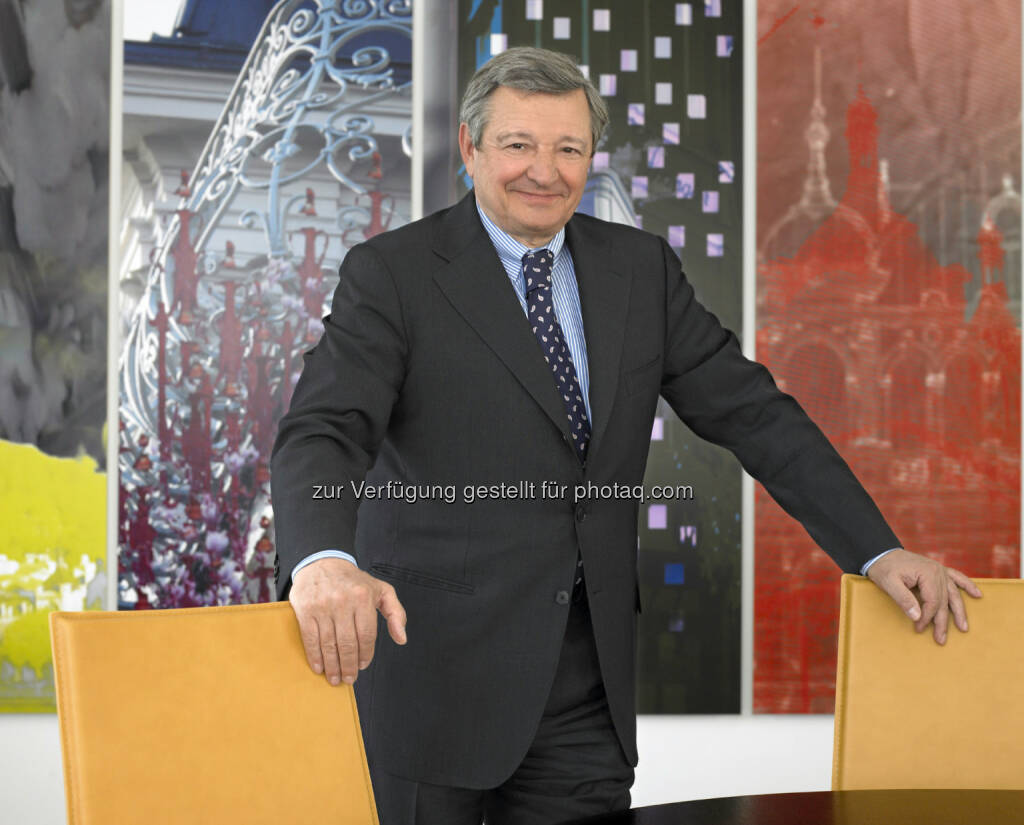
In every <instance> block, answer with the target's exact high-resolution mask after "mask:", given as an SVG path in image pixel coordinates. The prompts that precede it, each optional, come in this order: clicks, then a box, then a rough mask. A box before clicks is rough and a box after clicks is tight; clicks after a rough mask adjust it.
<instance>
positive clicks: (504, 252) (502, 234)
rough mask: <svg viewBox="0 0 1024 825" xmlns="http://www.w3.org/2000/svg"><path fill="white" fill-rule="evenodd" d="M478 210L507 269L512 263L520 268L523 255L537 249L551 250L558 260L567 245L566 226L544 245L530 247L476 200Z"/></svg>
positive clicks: (554, 257) (553, 256)
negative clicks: (504, 227) (492, 218)
mask: <svg viewBox="0 0 1024 825" xmlns="http://www.w3.org/2000/svg"><path fill="white" fill-rule="evenodd" d="M476 211H477V212H478V213H479V214H480V221H481V222H482V223H483V225H484V229H485V230H487V235H488V237H490V239H491V243H492V244H493V245H494V249H495V250H496V251H497V253H498V257H499V258H500V259H501V263H502V265H503V266H504V267H505V269H508V268H509V265H510V264H511V265H512V266H514V268H515V269H519V268H520V267H522V265H523V255H525V254H526V253H527V252H533V251H534V250H537V249H547V250H550V252H551V256H552V260H553V261H557V260H558V256H559V254H560V253H561V251H562V247H563V246H564V245H565V227H564V226H563V227H562V228H561V229H559V230H558V234H556V235H555V237H553V238H552V239H551V240H550V241H549V242H548V243H547V244H545V245H544V246H535V247H529V246H527V245H526V244H524V243H522V242H521V241H517V240H516V239H515V238H513V237H512V236H511V235H509V234H508V232H506V231H505V230H504V229H502V228H501V227H500V226H498V225H497V224H496V223H495V222H494V221H492V220H491V219H490V218H489V217H487V213H485V212H484V210H483V209H481V208H480V203H479V202H478V201H477V202H476Z"/></svg>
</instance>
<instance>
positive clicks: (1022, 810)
mask: <svg viewBox="0 0 1024 825" xmlns="http://www.w3.org/2000/svg"><path fill="white" fill-rule="evenodd" d="M1004 823H1006V825H1009V824H1010V823H1018V824H1019V823H1024V791H831V792H829V791H822V792H820V793H784V794H766V795H764V796H732V797H723V798H721V799H700V800H695V801H692V802H674V803H672V804H668V805H652V806H650V807H647V808H634V809H632V810H630V811H624V812H622V813H618V814H606V815H604V816H598V817H590V818H588V819H581V820H579V821H578V822H576V823H573V825H1004Z"/></svg>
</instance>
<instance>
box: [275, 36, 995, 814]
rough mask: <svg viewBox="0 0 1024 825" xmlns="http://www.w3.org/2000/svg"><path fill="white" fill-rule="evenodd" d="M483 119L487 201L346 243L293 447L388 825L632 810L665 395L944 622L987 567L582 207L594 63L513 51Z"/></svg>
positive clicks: (290, 585) (841, 551)
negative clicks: (643, 604)
mask: <svg viewBox="0 0 1024 825" xmlns="http://www.w3.org/2000/svg"><path fill="white" fill-rule="evenodd" d="M460 119H461V120H462V124H461V126H460V132H459V145H460V150H461V152H462V157H463V160H464V161H465V164H466V169H467V171H468V172H469V174H470V175H471V176H472V177H473V181H474V192H473V193H470V195H468V196H467V197H466V198H464V199H463V200H462V201H461V202H460V203H458V204H457V205H455V206H454V207H452V208H450V209H448V210H445V211H443V212H440V213H437V214H435V215H431V216H429V217H427V218H425V219H423V220H421V221H417V222H415V223H412V224H410V225H408V226H405V227H402V228H400V229H398V230H395V231H393V232H388V233H384V234H383V235H379V236H377V237H375V238H373V239H372V240H370V241H368V242H366V243H364V244H361V245H359V246H357V247H355V248H353V249H352V250H351V251H350V252H349V253H348V255H347V256H346V258H345V261H344V263H343V265H342V268H341V282H340V284H339V286H338V288H337V291H336V293H335V295H334V299H333V304H332V308H331V314H330V315H329V316H328V317H327V318H326V319H325V320H324V325H325V331H324V335H323V338H322V339H321V341H320V343H319V344H318V345H317V346H316V348H315V349H314V350H313V351H312V352H311V353H309V354H308V355H307V360H306V365H305V369H304V371H303V374H302V378H301V380H300V381H299V383H298V386H297V387H296V390H295V394H294V397H293V400H292V406H291V409H290V411H289V412H288V414H287V415H286V416H285V417H284V419H283V420H282V422H281V426H280V432H279V436H278V441H277V444H276V447H275V453H274V458H273V476H272V477H273V500H274V507H275V514H276V529H277V545H278V553H279V560H280V575H279V577H278V595H279V597H280V598H285V597H288V598H289V599H290V601H291V603H292V605H293V607H294V609H295V613H296V616H297V617H298V621H299V626H300V629H301V633H302V638H303V643H304V646H305V649H306V652H307V656H308V658H309V662H310V666H311V667H312V668H313V669H314V670H315V671H316V672H317V673H324V674H325V675H326V677H327V678H328V679H329V680H330V681H331V682H332V683H333V684H338V683H339V682H340V681H342V680H344V681H346V682H350V683H352V682H355V681H356V676H357V673H358V671H359V670H363V669H367V668H369V669H367V670H366V673H365V674H364V675H363V677H362V678H361V679H359V681H358V683H357V684H356V693H357V698H358V701H359V707H360V716H361V719H362V723H363V733H364V737H365V740H366V744H367V751H368V755H369V759H370V764H371V771H372V776H373V781H374V787H375V790H376V795H377V802H378V807H379V808H380V812H381V821H382V823H383V825H413V823H415V825H425V823H444V825H479V823H480V821H481V819H482V818H484V817H485V818H486V821H487V822H488V823H489V825H533V824H534V823H536V825H540V823H554V822H558V821H562V820H566V819H571V818H573V817H580V816H584V815H588V814H596V813H601V812H605V811H610V810H616V809H621V808H625V807H628V805H629V788H630V785H631V783H632V780H633V766H634V765H635V764H636V761H637V753H636V741H635V740H636V736H635V733H636V727H635V726H636V719H635V703H634V662H635V640H634V636H635V630H636V610H637V608H638V591H637V573H636V520H637V507H638V501H637V499H635V498H632V497H628V498H623V497H620V496H618V495H610V494H608V491H609V490H614V489H615V488H614V485H616V484H617V485H619V489H623V488H628V487H634V486H636V485H639V484H641V482H642V479H643V475H644V467H645V463H646V459H647V452H648V446H649V436H650V431H651V424H652V420H653V416H654V412H655V405H656V402H657V398H658V395H659V394H660V395H662V396H663V397H664V398H665V399H666V401H668V403H669V404H670V405H671V406H672V408H673V409H674V410H675V411H676V412H677V413H678V415H679V416H680V418H681V419H682V420H683V421H685V422H686V423H687V424H688V425H689V426H690V427H691V429H693V430H694V431H695V432H696V433H697V434H698V435H700V436H702V437H704V438H707V439H709V440H711V441H713V442H715V443H717V444H722V445H724V446H726V447H728V448H729V449H730V450H732V451H733V452H734V453H735V454H736V456H737V457H738V458H739V459H740V461H741V462H742V464H743V466H744V467H745V468H746V469H747V470H748V471H749V472H750V473H751V475H753V476H754V477H755V478H757V479H759V480H760V481H761V482H762V483H763V484H764V485H765V486H766V488H767V489H768V490H769V491H770V492H771V494H772V495H773V496H774V497H775V498H776V499H777V500H778V501H779V502H780V503H781V504H782V506H783V507H785V508H786V509H787V510H788V511H789V512H790V513H791V514H792V515H793V516H794V517H796V518H798V519H799V520H800V521H801V522H802V523H803V524H804V526H805V527H806V528H807V530H808V531H809V532H810V534H811V535H812V536H813V537H814V538H815V539H816V540H817V541H818V543H819V544H820V545H821V546H822V547H823V548H824V549H825V550H826V551H827V552H828V553H829V554H830V555H831V556H832V558H833V559H835V561H836V563H837V564H838V565H839V566H840V567H841V568H842V569H843V570H846V571H850V572H863V571H864V568H865V567H866V566H867V565H868V564H871V563H872V562H873V564H871V568H870V571H869V575H870V576H871V578H873V579H874V580H875V581H876V583H878V584H879V585H880V586H881V587H883V588H884V589H885V590H886V591H887V592H889V593H890V594H891V595H892V596H893V598H895V599H896V600H897V601H898V602H899V603H900V604H901V606H902V607H903V608H904V610H905V611H906V612H907V613H908V615H909V616H910V617H911V618H912V619H913V620H915V621H916V623H917V626H918V629H919V630H920V629H923V628H924V627H925V626H926V625H927V624H929V623H931V622H932V621H934V624H935V636H936V640H937V641H939V642H942V641H944V640H945V634H946V629H947V623H948V616H949V612H952V613H953V614H954V618H955V621H956V623H957V624H958V626H959V627H960V629H961V630H966V617H965V615H964V608H963V603H962V600H961V597H960V594H959V589H958V588H959V587H963V588H964V589H966V590H968V592H971V593H972V594H975V595H977V594H978V593H977V588H976V587H975V585H974V584H973V583H972V582H971V581H970V580H969V579H967V578H966V577H965V576H963V575H962V574H961V573H958V572H957V571H952V570H948V569H946V568H944V567H942V566H941V565H938V564H936V563H934V562H931V561H929V560H927V559H925V558H923V557H921V556H917V555H915V554H912V553H908V552H906V551H905V550H902V549H898V548H899V540H898V539H897V538H896V536H895V535H894V534H893V533H892V531H891V530H890V529H889V527H888V526H887V525H886V523H885V521H884V519H883V518H882V516H881V514H880V513H879V512H878V509H877V508H876V507H875V505H874V503H873V502H872V501H871V499H870V497H869V496H868V495H867V493H866V492H865V491H864V490H863V488H862V487H861V486H860V484H859V483H858V482H857V480H856V479H855V478H854V476H853V474H852V473H851V472H850V470H849V468H848V467H847V466H846V464H845V463H844V462H843V460H842V459H841V458H840V456H839V455H838V454H837V453H836V452H835V450H834V449H833V448H832V447H831V445H830V444H829V443H828V441H827V440H826V439H825V437H824V436H823V435H822V434H821V432H820V430H819V429H818V428H817V427H816V426H815V425H814V424H813V423H812V422H811V421H810V419H808V418H807V416H806V415H805V414H804V413H803V411H802V410H801V409H800V407H799V406H798V405H797V403H796V402H795V401H794V400H793V399H792V398H791V397H790V396H788V395H786V394H784V393H782V392H780V391H779V390H778V389H777V388H776V386H775V384H774V382H773V381H772V378H771V376H770V375H769V374H768V372H767V371H766V370H765V369H764V368H763V367H762V366H760V365H759V364H756V363H754V362H751V361H749V360H747V359H746V358H744V357H743V355H742V354H741V352H740V348H739V345H738V343H737V341H736V339H735V337H734V336H733V335H732V333H730V332H728V331H727V330H725V329H723V328H722V327H721V326H720V324H719V323H718V321H717V319H716V318H715V317H714V316H713V315H712V314H711V313H709V312H708V311H707V310H705V309H704V308H703V307H702V306H701V305H700V303H699V302H698V301H697V300H696V299H695V297H694V293H693V289H692V288H691V287H690V285H689V284H688V283H687V281H686V279H685V277H684V276H683V275H682V273H681V271H680V266H679V261H678V259H677V258H676V257H675V255H674V254H673V253H672V251H671V250H670V249H669V247H668V246H667V245H666V244H665V242H664V241H663V240H661V239H660V238H658V237H656V236H654V235H650V234H647V233H644V232H641V231H639V230H636V229H632V228H628V227H624V226H620V225H615V224H609V223H605V222H602V221H599V220H595V219H593V218H590V217H587V216H584V215H576V214H574V212H575V209H576V206H577V205H578V204H579V201H580V198H581V196H582V194H583V188H584V184H585V182H586V176H587V170H588V167H589V164H590V159H591V156H592V155H593V152H594V148H595V147H596V145H597V141H598V139H599V137H600V135H601V131H602V129H603V128H604V125H605V123H606V121H607V114H606V111H605V108H604V104H603V102H602V101H601V99H600V97H599V96H598V95H597V93H596V92H595V91H594V89H593V87H592V86H591V85H590V84H589V82H588V81H587V80H586V79H585V78H584V77H583V76H582V75H581V74H580V73H579V71H578V69H577V68H576V65H575V63H574V62H573V61H572V60H571V59H569V58H567V57H565V56H563V55H558V54H556V53H553V52H547V51H543V50H539V49H513V50H510V51H508V52H506V53H504V54H502V55H499V56H497V57H495V58H493V59H492V60H491V61H490V62H489V63H488V64H487V65H486V66H484V67H483V68H482V69H481V70H480V71H479V72H477V74H476V76H475V77H474V78H473V80H472V81H471V83H470V86H469V87H468V89H467V91H466V96H465V98H464V100H463V106H462V111H461V113H460ZM360 485H362V486H360ZM602 487H605V492H602V491H601V488H602ZM357 512H358V519H357ZM881 554H885V555H882V557H880V558H879V556H880V555H881ZM911 588H917V592H918V593H919V595H920V597H921V602H920V603H919V602H918V599H917V598H916V597H915V595H914V593H913V592H912V590H911ZM378 612H379V613H380V616H381V620H382V621H386V623H387V627H388V631H389V634H390V636H391V639H392V640H393V641H394V642H395V643H397V644H391V643H390V642H389V641H388V640H387V639H386V638H381V640H380V643H379V644H378V643H377V637H378V618H377V613H378ZM407 621H408V626H409V633H408V638H406V632H405V626H406V622H407ZM371 659H372V660H373V666H372V667H369V665H370V661H371Z"/></svg>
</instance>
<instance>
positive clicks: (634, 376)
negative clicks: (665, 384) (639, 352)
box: [626, 355, 661, 395]
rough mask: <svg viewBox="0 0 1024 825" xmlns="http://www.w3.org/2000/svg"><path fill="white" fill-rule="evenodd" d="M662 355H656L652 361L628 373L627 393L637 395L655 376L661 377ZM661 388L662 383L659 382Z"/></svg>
mask: <svg viewBox="0 0 1024 825" xmlns="http://www.w3.org/2000/svg"><path fill="white" fill-rule="evenodd" d="M660 369H661V355H655V356H654V358H652V359H651V360H650V361H647V362H645V363H643V364H641V365H640V366H639V367H635V368H634V369H631V370H630V371H629V372H627V373H626V392H627V393H629V394H630V395H636V394H637V393H638V392H640V391H641V390H642V389H643V388H644V386H645V385H646V384H647V383H648V382H649V381H650V379H651V378H652V377H654V376H660V375H661V372H660ZM658 384H659V386H660V384H661V382H660V381H659V382H658Z"/></svg>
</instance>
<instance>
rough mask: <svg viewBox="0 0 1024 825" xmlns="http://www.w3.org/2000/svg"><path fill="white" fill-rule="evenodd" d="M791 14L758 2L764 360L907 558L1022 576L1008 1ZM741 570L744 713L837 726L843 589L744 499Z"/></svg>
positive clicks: (771, 506) (835, 5)
mask: <svg viewBox="0 0 1024 825" xmlns="http://www.w3.org/2000/svg"><path fill="white" fill-rule="evenodd" d="M793 5H794V4H792V3H784V2H766V3H760V4H759V6H758V14H759V21H758V27H759V34H760V37H761V39H760V42H759V51H758V125H759V130H758V243H757V249H758V282H757V357H758V360H760V361H762V362H763V363H765V364H766V365H767V366H768V367H769V368H770V369H771V370H772V372H773V373H774V374H775V376H776V378H777V379H778V381H779V384H780V385H781V386H782V387H783V389H785V390H786V391H788V392H790V393H792V394H793V395H794V396H795V397H796V398H797V399H798V400H799V401H800V402H801V404H802V405H803V406H804V407H805V409H806V410H807V411H808V412H809V413H810V415H811V416H812V417H813V418H814V419H815V420H816V421H817V422H818V423H819V424H820V425H821V427H822V429H823V430H824V431H825V432H826V434H827V435H828V436H829V438H830V439H831V440H832V441H833V443H834V444H835V445H836V446H837V448H838V449H839V450H840V452H841V453H842V454H843V455H844V457H845V458H846V460H847V461H848V462H849V463H850V465H851V467H852V468H853V470H854V472H855V473H856V474H857V475H858V477H859V478H860V479H861V481H862V482H863V483H864V485H865V486H866V487H867V489H868V490H869V492H870V493H871V494H872V495H873V497H874V498H875V500H876V502H878V504H879V506H880V508H881V509H882V512H883V513H884V515H885V516H886V518H887V520H888V521H889V523H890V524H891V525H892V527H893V529H894V530H895V531H896V534H897V535H898V536H899V537H900V539H901V541H902V542H903V543H904V545H905V546H906V547H907V548H908V549H911V550H914V551H915V552H920V553H923V554H926V555H928V556H931V557H933V558H936V559H938V560H941V561H942V562H944V563H945V564H947V565H950V566H953V567H956V568H959V569H961V570H963V571H964V572H966V573H968V574H969V575H973V576H996V577H1017V576H1019V575H1020V571H1021V562H1020V541H1019V535H1020V395H1021V387H1020V374H1021V337H1020V315H1021V313H1020V297H1021V292H1020V278H1021V258H1020V223H1021V200H1020V195H1019V191H1020V178H1019V170H1020V160H1021V156H1020V146H1021V141H1020V11H1021V10H1020V4H1019V3H1016V4H1015V3H1012V2H1001V0H1000V1H999V2H991V3H986V4H985V6H984V11H983V10H982V9H981V7H972V11H971V13H972V20H971V21H970V25H968V21H967V19H966V14H967V11H966V10H964V9H963V8H960V9H957V8H956V6H955V4H949V3H945V2H938V3H930V4H924V3H916V2H913V0H906V1H905V2H898V3H892V2H888V0H887V2H865V3H860V4H856V5H854V4H851V3H845V2H826V3H823V4H821V5H820V6H819V7H817V8H815V9H814V10H813V11H812V10H810V9H809V8H804V7H797V8H796V9H795V10H793V9H792V6H793ZM926 7H927V8H926ZM975 11H976V12H979V14H977V15H974V12H975ZM790 12H792V13H790ZM833 192H835V194H833ZM884 549H886V548H879V551H881V550H884ZM755 554H756V555H755V619H754V621H755V643H754V649H755V660H754V710H755V711H759V712H785V713H794V712H805V713H831V712H832V710H833V703H834V689H835V657H836V653H835V651H836V633H837V617H838V603H839V585H838V577H839V571H838V570H837V569H836V567H835V565H834V564H833V562H832V561H831V560H830V559H829V558H828V557H827V556H826V555H825V554H824V553H823V552H822V551H820V550H818V549H817V548H816V547H815V545H814V543H813V542H812V541H811V539H810V538H809V537H808V536H807V535H806V534H805V533H804V531H803V530H802V528H801V527H800V526H799V524H797V523H796V522H794V521H793V520H792V519H790V518H789V517H788V516H786V515H785V514H784V513H783V512H782V510H781V509H780V508H779V507H778V506H777V505H776V504H775V503H774V501H772V500H771V498H770V497H769V496H768V494H767V493H766V492H765V491H764V490H763V488H761V487H760V486H758V488H757V492H756V499H755ZM968 610H969V605H968ZM954 632H955V631H954Z"/></svg>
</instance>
